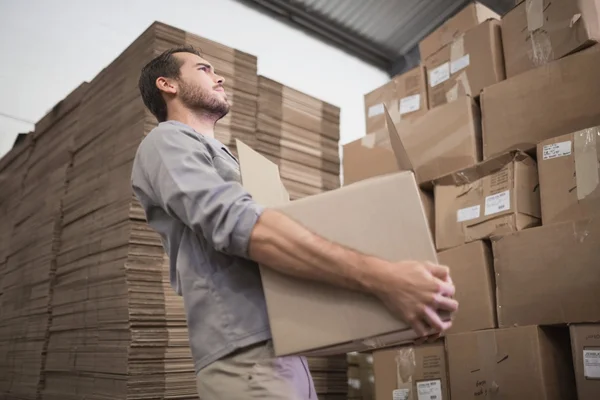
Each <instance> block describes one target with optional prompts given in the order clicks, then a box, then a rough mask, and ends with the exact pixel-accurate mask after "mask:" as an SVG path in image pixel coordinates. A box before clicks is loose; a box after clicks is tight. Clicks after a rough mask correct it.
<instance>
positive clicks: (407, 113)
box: [390, 65, 429, 120]
mask: <svg viewBox="0 0 600 400" xmlns="http://www.w3.org/2000/svg"><path fill="white" fill-rule="evenodd" d="M392 81H393V82H394V85H395V88H396V94H395V98H394V99H393V100H392V103H391V104H390V107H392V108H396V107H397V111H398V118H400V119H402V120H412V119H414V118H418V117H419V116H421V115H423V114H425V113H426V112H427V110H428V109H429V101H428V99H427V75H426V74H425V66H424V65H419V66H418V67H416V68H413V69H411V70H410V71H407V72H405V73H403V74H401V75H397V76H395V77H394V78H393V79H392Z"/></svg>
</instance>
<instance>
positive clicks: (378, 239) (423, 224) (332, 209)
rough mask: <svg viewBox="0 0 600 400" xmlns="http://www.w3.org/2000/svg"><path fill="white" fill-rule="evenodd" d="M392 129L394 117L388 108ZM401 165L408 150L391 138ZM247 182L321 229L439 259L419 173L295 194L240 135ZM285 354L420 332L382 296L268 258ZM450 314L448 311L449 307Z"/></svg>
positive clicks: (263, 198)
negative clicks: (302, 275) (300, 274)
mask: <svg viewBox="0 0 600 400" xmlns="http://www.w3.org/2000/svg"><path fill="white" fill-rule="evenodd" d="M386 118H387V122H386V124H387V126H388V128H389V129H390V131H393V132H390V135H391V136H392V135H396V136H397V132H395V129H394V124H393V122H392V121H391V118H390V117H389V115H388V114H386ZM391 140H392V142H393V148H394V149H395V150H396V149H397V150H396V151H395V154H396V155H397V158H398V164H399V165H403V164H404V165H406V169H407V170H408V169H410V165H409V164H408V159H407V157H406V153H405V151H404V150H403V149H402V148H401V143H398V141H399V138H397V137H396V138H393V137H392V138H391ZM237 145H238V147H237V148H238V154H239V158H240V166H241V168H240V169H241V175H242V182H243V184H244V187H245V188H246V189H247V190H248V191H249V193H251V194H252V195H253V197H254V198H255V200H256V201H257V202H258V203H260V204H263V205H265V206H267V207H272V208H274V209H277V210H279V211H280V212H283V213H285V214H286V215H288V216H289V217H291V218H293V219H294V220H296V221H298V222H300V223H301V224H303V225H304V226H306V227H307V228H308V229H310V230H312V231H313V232H315V233H317V234H318V235H320V236H322V237H324V238H326V239H329V240H332V241H335V242H337V243H340V244H342V245H344V246H346V247H349V248H353V249H356V250H357V251H360V252H362V253H366V254H371V255H374V256H378V257H380V258H383V259H387V260H390V261H400V260H405V259H417V260H429V261H432V262H437V255H436V253H435V249H434V246H433V242H432V239H431V234H430V232H429V226H428V223H427V218H426V216H425V211H424V210H423V205H422V203H421V198H420V195H419V190H418V186H417V184H416V180H415V177H414V174H413V173H412V172H409V171H405V172H400V173H397V174H392V175H385V176H382V177H377V178H372V179H368V180H365V181H362V182H358V183H355V184H353V185H349V186H346V187H342V188H340V189H336V190H332V191H329V192H325V193H323V194H319V195H315V196H310V197H306V198H303V199H300V200H296V201H292V202H289V196H288V195H287V193H286V191H285V189H284V187H283V184H282V183H281V180H280V177H279V173H278V168H277V166H276V165H275V164H273V163H272V162H270V161H269V160H267V159H266V158H264V157H262V156H261V155H259V154H258V153H256V152H255V151H254V150H252V149H251V148H250V147H248V146H246V145H244V144H243V143H242V142H238V144H237ZM261 276H262V283H263V288H264V292H265V298H266V302H267V312H268V315H269V321H270V327H271V333H272V335H273V344H274V348H275V353H276V354H277V355H287V354H305V355H315V356H318V355H329V354H340V353H346V352H349V351H362V350H366V349H368V348H370V347H371V346H372V345H373V343H377V344H378V345H382V346H388V345H394V344H397V343H405V342H407V341H408V342H410V341H412V340H414V338H415V337H416V335H415V333H414V331H413V330H412V329H410V328H409V326H408V325H407V324H406V322H404V321H402V320H401V319H400V318H399V317H398V316H396V315H394V314H392V313H391V312H390V311H389V310H388V309H387V308H386V307H385V306H384V305H383V303H381V302H380V301H379V300H378V299H376V298H375V297H373V296H369V295H366V294H363V293H360V292H357V291H351V290H345V289H342V288H338V287H334V286H331V285H327V284H323V283H319V282H313V281H308V280H303V279H298V278H293V277H290V276H287V275H285V274H282V273H279V272H277V271H276V270H275V269H272V268H268V267H263V266H261ZM443 318H448V315H444V316H443Z"/></svg>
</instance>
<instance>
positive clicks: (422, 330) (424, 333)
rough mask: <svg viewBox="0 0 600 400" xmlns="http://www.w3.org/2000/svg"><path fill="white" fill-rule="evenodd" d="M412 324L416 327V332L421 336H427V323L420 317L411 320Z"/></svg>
mask: <svg viewBox="0 0 600 400" xmlns="http://www.w3.org/2000/svg"><path fill="white" fill-rule="evenodd" d="M411 325H412V328H413V329H414V331H415V333H416V334H417V335H418V336H419V337H425V338H426V336H427V328H425V324H424V323H423V322H422V321H421V320H420V319H418V318H415V319H414V320H413V321H411Z"/></svg>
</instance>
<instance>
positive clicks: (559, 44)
mask: <svg viewBox="0 0 600 400" xmlns="http://www.w3.org/2000/svg"><path fill="white" fill-rule="evenodd" d="M599 11H600V2H599V1H598V0H552V1H550V0H533V1H527V2H525V1H523V2H522V3H521V4H519V5H518V6H517V7H515V8H514V9H512V10H511V11H509V12H508V13H507V14H506V15H505V16H504V17H503V18H502V44H503V46H504V60H505V64H506V75H507V76H508V77H511V76H515V75H518V74H520V73H522V72H525V71H528V70H530V69H533V68H536V67H539V66H541V65H544V64H547V63H549V62H550V61H554V60H557V59H559V58H562V57H564V56H566V55H568V54H571V53H573V52H576V51H578V50H581V49H583V48H585V47H589V46H591V45H593V44H594V43H596V42H597V41H598V39H599V38H600V14H599Z"/></svg>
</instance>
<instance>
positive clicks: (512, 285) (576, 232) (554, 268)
mask: <svg viewBox="0 0 600 400" xmlns="http://www.w3.org/2000/svg"><path fill="white" fill-rule="evenodd" d="M599 237H600V218H592V219H585V220H580V221H576V222H562V223H557V224H552V225H547V226H542V227H538V228H533V229H526V230H524V231H522V232H517V233H513V234H510V235H506V236H504V237H502V238H499V239H497V240H495V241H494V242H493V251H494V268H495V270H496V293H497V304H498V324H499V326H501V327H508V326H513V325H532V324H540V325H542V324H543V325H546V324H562V323H580V322H600V302H599V301H598V287H600V274H599V273H598V265H600V246H599V245H598V243H600V241H599V239H598V238H599Z"/></svg>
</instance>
